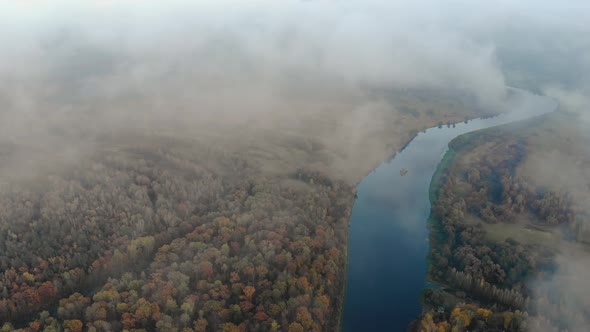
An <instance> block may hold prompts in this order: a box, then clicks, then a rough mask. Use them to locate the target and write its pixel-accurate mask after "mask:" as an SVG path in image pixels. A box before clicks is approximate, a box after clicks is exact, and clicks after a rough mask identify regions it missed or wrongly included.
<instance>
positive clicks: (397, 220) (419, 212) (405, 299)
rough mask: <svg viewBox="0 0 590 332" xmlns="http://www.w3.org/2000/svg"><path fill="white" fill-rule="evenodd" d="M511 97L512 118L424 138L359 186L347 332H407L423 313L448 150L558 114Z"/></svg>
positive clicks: (544, 102)
mask: <svg viewBox="0 0 590 332" xmlns="http://www.w3.org/2000/svg"><path fill="white" fill-rule="evenodd" d="M513 92H514V97H513V99H511V100H510V101H509V102H510V103H512V104H513V105H512V106H513V107H512V109H514V110H516V111H515V112H513V113H510V114H506V115H503V116H499V117H494V118H486V119H476V120H472V121H468V122H467V123H457V124H454V125H451V124H449V125H446V126H441V125H439V126H437V127H434V128H430V129H427V130H425V131H422V132H420V133H418V134H417V135H416V137H415V138H414V139H413V140H412V141H411V142H410V143H409V144H408V145H407V146H406V148H405V149H404V150H402V151H400V152H399V153H398V154H397V155H395V156H394V158H392V159H391V160H389V161H388V162H386V163H384V164H382V165H381V166H379V167H377V168H376V169H375V170H374V171H373V172H371V173H370V174H369V175H368V176H367V177H366V178H365V179H364V180H363V181H362V182H361V183H360V184H359V185H358V187H357V193H358V199H357V201H356V202H355V205H354V207H353V210H352V215H351V218H350V226H349V230H348V238H349V245H348V268H347V281H346V282H347V283H346V295H345V296H346V297H345V306H344V310H343V319H342V330H343V331H358V330H359V329H362V330H364V331H381V330H392V329H393V330H404V329H405V328H406V327H407V325H408V323H409V322H410V321H411V320H412V319H414V318H415V317H416V316H417V315H418V314H419V313H420V312H421V305H420V303H419V301H418V299H419V297H420V292H421V291H422V289H423V288H424V287H425V285H426V283H427V279H426V275H427V271H428V270H427V268H428V266H427V262H426V257H427V256H428V251H429V249H428V236H429V235H428V234H429V233H428V229H427V225H426V221H427V220H428V216H429V215H430V199H431V192H430V188H431V179H433V175H434V173H435V172H436V170H437V168H438V167H439V164H440V161H441V159H443V157H444V156H445V153H446V150H447V144H448V142H449V141H450V140H452V139H453V138H455V137H456V136H459V135H461V134H464V133H467V132H471V131H476V130H479V129H482V128H487V127H491V126H495V125H499V124H503V123H509V122H513V121H518V120H521V119H525V118H528V117H532V116H535V115H539V114H540V113H543V112H549V111H552V110H553V109H554V108H553V107H552V106H553V104H552V103H551V102H550V100H549V99H548V98H544V97H541V96H535V95H532V94H528V93H526V92H524V91H513ZM449 158H450V157H448V158H447V159H449ZM444 160H445V159H443V161H444ZM403 170H407V173H406V172H404V171H403ZM435 179H436V178H435ZM417 257H421V258H420V259H416V258H417Z"/></svg>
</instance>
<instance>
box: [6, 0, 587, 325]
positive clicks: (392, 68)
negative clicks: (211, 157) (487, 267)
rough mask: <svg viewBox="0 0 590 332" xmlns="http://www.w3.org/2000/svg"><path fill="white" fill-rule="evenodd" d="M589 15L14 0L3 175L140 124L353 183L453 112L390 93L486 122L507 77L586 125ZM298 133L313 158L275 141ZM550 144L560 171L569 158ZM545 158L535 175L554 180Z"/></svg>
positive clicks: (567, 265)
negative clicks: (436, 108)
mask: <svg viewBox="0 0 590 332" xmlns="http://www.w3.org/2000/svg"><path fill="white" fill-rule="evenodd" d="M589 15H590V4H588V3H587V1H581V0H580V1H568V2H567V3H563V2H558V1H519V2H516V1H508V0H498V1H487V2H472V1H464V0H452V1H445V2H440V1H434V0H422V1H414V2H412V3H408V2H407V1H397V0H396V1H360V0H349V1H291V0H286V1H270V0H259V1H248V2H239V1H229V0H223V1H219V0H217V1H197V2H195V1H166V2H165V3H164V2H156V1H130V0H129V1H107V0H104V1H98V0H96V1H85V2H80V1H63V0H62V1H42V0H39V1H34V0H29V1H12V2H8V1H4V2H2V3H1V4H0V21H1V22H2V23H3V28H2V30H1V31H0V41H2V45H3V47H2V50H1V51H0V57H1V59H2V61H1V62H0V77H2V79H1V80H0V103H1V105H2V107H1V108H0V156H2V161H0V178H2V179H9V178H14V177H15V176H17V175H18V176H27V175H31V174H38V173H40V172H43V169H44V168H45V167H48V166H47V165H49V164H57V165H58V166H57V167H62V166H63V165H64V164H76V163H78V162H79V161H80V159H81V158H83V157H84V156H86V155H89V154H92V153H93V151H94V150H95V149H97V146H98V145H100V144H104V143H103V141H104V140H105V137H109V141H110V142H112V141H123V140H125V137H127V135H129V134H130V133H133V134H138V135H147V136H151V135H168V136H174V137H181V138H183V139H186V140H189V141H197V142H199V143H200V144H203V145H210V146H214V147H215V148H216V149H219V150H220V151H224V152H227V153H228V154H233V153H243V154H246V155H252V146H264V149H265V153H268V154H271V152H272V154H273V157H272V159H273V160H272V162H267V161H268V160H266V159H264V162H263V161H254V162H255V163H256V162H258V163H259V164H257V166H258V168H259V169H260V170H261V172H262V173H264V172H269V173H273V174H274V173H278V172H283V171H285V170H288V171H292V170H294V169H296V168H299V167H302V166H306V167H310V168H313V169H319V170H322V171H325V172H327V173H330V174H334V176H335V177H337V178H341V179H344V180H345V181H346V182H347V183H349V184H355V183H357V182H358V181H359V180H360V179H361V178H362V177H363V176H364V175H365V174H366V173H367V172H369V171H370V170H371V169H372V168H373V167H375V166H377V165H378V164H379V163H380V162H382V161H384V160H385V159H387V158H388V157H389V156H391V155H392V154H393V153H395V152H396V151H397V150H398V149H399V148H400V147H401V146H402V145H403V144H404V143H405V142H406V141H407V140H408V138H409V136H408V132H409V131H410V130H409V129H408V128H412V129H417V130H421V129H423V128H422V127H423V126H426V125H429V126H433V125H435V124H436V123H437V122H438V121H439V120H440V119H442V115H441V116H438V115H439V114H437V116H438V117H436V116H434V117H433V118H432V119H427V120H424V119H422V118H420V119H419V120H415V119H412V118H411V117H408V116H406V115H404V114H402V113H403V112H402V111H401V110H402V106H403V105H402V104H401V103H399V102H397V101H396V100H391V99H388V98H385V97H383V96H382V95H379V94H375V93H374V91H375V90H379V89H382V90H385V91H390V90H394V91H400V90H401V91H408V90H427V91H429V90H435V91H438V90H448V91H454V92H456V91H459V92H460V93H461V94H465V95H468V96H470V97H472V99H473V100H474V101H475V105H476V106H477V110H475V109H474V110H473V113H472V114H471V115H472V117H476V116H478V115H481V114H480V113H478V112H483V111H495V112H499V111H508V110H507V109H503V106H502V105H504V104H503V103H502V100H503V98H504V97H505V86H506V85H514V86H519V87H523V88H525V89H531V90H534V91H539V92H543V93H545V94H547V95H549V96H551V97H554V98H556V99H558V100H559V102H560V104H561V105H562V108H564V109H565V110H567V111H570V112H575V113H577V114H578V115H579V117H580V119H582V120H583V121H581V124H580V126H587V124H588V121H589V118H588V116H589V114H590V113H589V112H588V109H589V107H588V105H589V104H590V98H589V97H588V96H589V95H590V78H589V77H590V76H589V75H588V73H589V72H590V56H588V55H589V54H590V43H589V42H588V36H589V35H590V25H588V24H587V18H588V17H589ZM412 121H413V122H412ZM384 138H386V139H388V140H389V141H387V142H384ZM268 142H271V143H268ZM293 142H298V144H299V143H301V144H303V145H309V146H312V145H313V146H319V147H320V148H319V152H317V155H316V156H314V157H313V158H312V157H307V156H306V155H304V153H303V152H300V151H296V152H292V151H291V152H284V151H278V150H280V147H281V146H283V145H286V144H293ZM585 143H590V142H581V143H580V146H589V145H588V144H585ZM269 144H270V145H269ZM249 149H250V150H249ZM585 152H586V153H588V151H587V150H586V151H585ZM298 153H300V154H298ZM548 154H549V156H551V158H549V160H550V161H552V163H551V165H552V166H553V165H556V164H559V163H562V162H563V160H569V159H567V158H566V159H564V158H561V157H556V152H552V151H548ZM586 155H587V154H586ZM299 157H301V158H299ZM298 158H299V159H298ZM306 158H308V159H306ZM539 158H540V160H544V161H546V160H547V156H541V157H539ZM52 160H55V162H54V163H53V162H51V161H52ZM543 165H544V166H543ZM547 165H548V164H543V163H540V162H539V163H534V166H535V167H536V168H534V169H531V174H533V175H531V176H536V177H537V179H538V180H539V181H540V182H543V181H546V182H547V181H550V180H551V181H557V179H556V178H553V177H552V172H551V169H552V168H548V166H547ZM570 166H571V167H570ZM531 167H532V166H531ZM567 167H568V168H567V169H568V172H567V174H564V173H562V174H561V175H560V176H559V180H560V181H559V183H558V184H556V185H562V184H564V183H568V184H569V183H574V184H577V183H579V182H578V178H579V177H580V174H581V172H582V171H580V169H581V168H582V166H581V165H580V164H576V162H572V163H568V165H567ZM569 170H571V171H569ZM564 177H565V178H564ZM563 178H564V179H563ZM584 179H585V180H587V177H584ZM561 180H563V181H561ZM543 183H544V182H543ZM547 185H548V186H550V185H551V184H547ZM581 204H585V202H584V203H581ZM564 251H565V249H564ZM558 264H559V265H560V269H559V270H558V271H559V274H558V275H557V276H556V277H555V279H554V283H553V284H552V286H551V287H552V288H553V289H555V290H557V291H560V290H562V291H563V293H564V294H567V296H568V297H571V301H572V303H573V304H574V305H572V310H577V308H579V309H580V310H581V311H580V313H579V315H580V316H581V317H587V313H586V312H585V311H582V310H583V305H580V304H583V303H584V302H583V296H584V295H585V294H584V293H580V292H576V291H572V287H573V285H574V284H572V283H571V282H570V281H571V280H572V277H573V276H572V273H575V281H576V283H575V285H576V287H577V286H578V285H579V287H587V286H588V284H587V282H586V281H584V280H590V274H588V271H587V269H585V268H582V267H583V266H585V265H587V262H586V260H584V259H575V260H574V259H572V260H569V259H568V256H565V255H564V256H563V257H561V256H560V260H559V261H558ZM562 287H563V288H562ZM576 289H577V288H576ZM581 324H582V325H581V326H586V325H584V324H588V322H582V323H581Z"/></svg>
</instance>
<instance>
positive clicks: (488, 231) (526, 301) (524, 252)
mask: <svg viewBox="0 0 590 332" xmlns="http://www.w3.org/2000/svg"><path fill="white" fill-rule="evenodd" d="M563 117H564V115H562V114H558V115H547V116H542V117H539V118H536V119H532V120H527V121H524V122H521V123H515V124H510V125H506V126H501V127H494V128H489V129H486V130H482V131H478V132H474V133H470V134H465V135H462V136H459V137H457V138H456V139H454V140H453V141H451V143H450V144H449V152H448V153H447V154H446V156H445V158H444V159H443V162H441V164H440V166H439V169H438V170H437V173H436V174H435V176H434V178H433V181H432V183H431V202H432V210H431V217H430V220H429V229H430V244H431V251H430V255H429V263H430V266H429V278H430V279H431V280H433V281H434V282H436V283H438V284H440V285H443V286H444V288H443V289H434V290H433V289H427V290H425V291H424V294H423V298H422V301H423V303H424V307H425V312H424V314H423V315H422V317H421V318H420V319H419V320H417V321H415V322H414V323H413V325H412V326H411V330H414V331H451V330H452V331H467V330H469V331H488V330H492V329H495V330H502V331H530V330H535V329H534V326H537V328H540V327H541V326H543V328H544V329H547V328H549V327H550V326H553V327H554V328H555V331H558V330H567V329H568V328H571V326H573V325H574V324H575V323H576V322H577V320H578V319H579V318H580V317H574V316H573V314H571V313H567V312H566V309H567V308H566V307H565V306H562V304H563V303H564V302H563V298H560V297H561V296H563V295H558V294H555V292H554V291H552V290H550V289H547V288H545V289H542V288H541V287H538V286H537V285H539V284H543V282H544V281H547V280H551V279H552V277H553V274H554V272H555V271H556V269H557V264H556V256H557V255H559V254H560V250H561V248H558V247H556V245H555V243H556V242H553V241H556V240H555V239H557V238H561V239H563V241H565V243H566V244H567V243H575V242H576V239H579V238H580V229H581V227H580V223H581V222H582V221H583V220H585V218H586V215H585V213H584V211H583V210H581V209H580V207H579V206H578V204H576V202H577V199H576V197H575V194H572V192H568V191H557V190H553V188H550V187H547V186H540V185H537V184H536V183H535V182H534V181H531V180H530V178H529V177H527V176H526V174H525V173H523V172H522V171H521V170H522V168H523V165H524V164H525V162H526V161H527V160H528V158H529V155H530V154H532V153H534V152H535V151H536V149H537V147H538V146H537V145H536V143H534V140H533V139H534V138H535V137H536V135H537V134H538V133H537V134H535V133H536V132H537V131H540V130H544V129H547V128H548V127H550V126H551V125H554V124H555V123H556V121H557V120H556V119H558V120H559V119H561V118H563ZM558 122H559V121H557V123H558ZM539 127H540V129H538V128H539ZM496 225H501V227H495V226H496ZM498 229H505V230H504V231H503V232H501V233H500V234H498V231H497V230H498ZM531 234H532V235H531ZM535 236H536V237H535ZM542 236H546V239H549V240H545V241H538V240H537V239H538V238H539V237H542ZM517 238H518V240H517ZM552 239H553V240H552ZM557 242H559V240H557ZM533 285H534V287H533ZM533 288H534V289H533ZM548 313H549V314H548Z"/></svg>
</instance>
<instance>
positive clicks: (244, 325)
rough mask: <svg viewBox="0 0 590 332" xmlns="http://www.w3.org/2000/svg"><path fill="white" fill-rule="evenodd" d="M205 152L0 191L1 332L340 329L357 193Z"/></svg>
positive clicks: (135, 153)
mask: <svg viewBox="0 0 590 332" xmlns="http://www.w3.org/2000/svg"><path fill="white" fill-rule="evenodd" d="M199 151H205V150H204V149H203V150H199ZM207 154H208V157H209V158H208V160H215V161H216V164H215V165H213V166H207V165H206V164H205V163H202V162H199V159H200V157H202V156H190V157H189V156H187V155H186V154H182V153H176V152H175V150H174V149H158V148H153V147H150V148H149V149H148V148H143V149H142V148H136V147H134V148H132V149H131V148H121V149H119V150H117V151H111V150H105V151H101V152H100V153H98V154H97V155H96V156H94V158H91V159H90V160H87V161H85V162H84V163H81V164H80V165H78V166H75V167H74V168H73V169H70V170H69V171H68V172H62V173H61V174H53V175H51V176H47V177H43V178H42V179H37V180H38V181H35V182H34V183H30V184H29V185H26V186H25V185H23V184H19V185H13V184H5V185H4V186H3V187H2V190H1V197H0V218H1V220H0V239H1V240H0V253H1V254H0V271H2V273H1V274H0V291H1V292H0V321H2V322H7V323H4V325H3V326H0V327H1V328H0V331H12V330H18V331H46V332H49V331H71V332H77V331H113V330H123V331H153V330H156V329H157V330H158V331H324V330H334V329H336V328H337V326H338V317H339V310H340V308H341V303H340V302H341V298H342V293H343V287H344V280H343V279H344V276H345V271H344V268H345V265H346V264H345V259H346V256H345V255H346V249H345V243H346V236H347V220H348V215H349V214H350V206H351V205H352V199H353V193H352V188H351V187H349V186H347V185H345V184H343V183H339V182H335V181H333V180H329V179H328V178H327V177H325V176H323V175H322V174H319V173H317V172H312V171H308V170H305V169H301V170H299V171H297V172H294V173H293V174H291V175H290V176H288V177H276V178H272V177H268V176H265V177H260V176H256V175H255V174H253V172H254V171H252V169H251V168H250V167H248V165H247V163H246V162H245V161H243V160H239V159H238V158H235V156H228V155H224V154H223V153H219V154H216V153H215V152H211V151H208V152H207ZM200 160H202V159H200ZM222 170H224V171H225V173H223V174H221V172H222Z"/></svg>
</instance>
